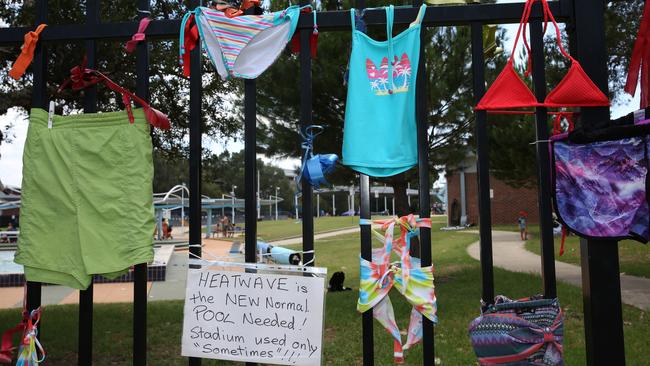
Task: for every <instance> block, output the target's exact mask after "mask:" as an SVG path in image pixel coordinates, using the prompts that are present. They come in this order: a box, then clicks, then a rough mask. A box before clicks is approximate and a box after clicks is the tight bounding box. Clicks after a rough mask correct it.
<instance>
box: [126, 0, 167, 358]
mask: <svg viewBox="0 0 650 366" xmlns="http://www.w3.org/2000/svg"><path fill="white" fill-rule="evenodd" d="M137 4H138V9H140V10H144V11H149V10H150V6H149V0H138V3H137ZM146 16H147V15H146V14H144V13H141V14H139V16H138V18H139V19H138V20H140V19H142V18H145V17H146ZM136 29H137V28H136ZM134 33H135V32H134ZM136 92H137V95H138V96H139V97H140V98H142V99H144V100H146V101H149V99H150V94H149V42H148V41H147V40H146V39H145V40H144V41H141V42H139V43H138V46H137V48H136ZM159 233H160V231H159ZM146 364H147V263H140V264H136V265H135V266H134V269H133V365H135V366H145V365H146Z"/></svg>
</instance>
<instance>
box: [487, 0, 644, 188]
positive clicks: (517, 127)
mask: <svg viewBox="0 0 650 366" xmlns="http://www.w3.org/2000/svg"><path fill="white" fill-rule="evenodd" d="M642 12H643V1H642V0H635V1H628V2H625V1H610V2H607V5H606V9H605V35H606V45H607V54H608V57H609V59H608V71H609V97H610V99H611V100H612V104H617V103H619V104H620V103H623V102H624V101H625V100H626V99H628V97H626V95H625V94H624V93H623V86H624V85H625V80H626V77H627V70H628V66H629V61H630V56H631V54H632V47H633V45H634V41H635V38H636V35H637V30H638V27H639V21H640V18H641V14H642ZM548 33H549V35H550V36H549V37H547V38H546V39H545V42H544V55H545V61H546V66H547V67H546V82H547V90H551V89H552V88H553V87H555V86H556V85H557V84H558V83H559V82H560V80H561V78H562V77H563V76H564V75H565V74H566V72H567V70H568V68H569V66H570V64H569V63H568V62H567V60H566V59H565V57H564V56H563V55H562V54H561V53H560V52H559V50H558V47H557V44H556V39H555V34H554V32H552V31H549V32H548ZM568 39H569V37H568V35H567V34H566V32H563V40H564V41H565V44H564V46H565V49H567V50H568V49H570V47H569V46H570V45H569V44H568V43H567V42H566V41H567V40H568ZM519 58H520V62H519V65H524V64H525V62H524V61H523V59H522V58H523V55H520V57H519ZM520 71H521V70H520ZM527 81H528V80H527ZM529 85H530V83H529ZM489 120H490V121H489V125H490V129H489V131H490V168H491V169H492V174H493V175H494V176H495V177H496V178H498V179H501V180H503V181H504V182H506V183H508V184H509V185H511V186H514V187H520V186H525V187H530V186H535V185H536V184H537V159H536V155H535V146H534V145H530V144H529V143H530V142H533V141H534V140H535V122H534V118H533V117H532V116H517V117H512V116H501V117H498V116H494V115H490V117H489ZM549 122H550V123H549V131H550V129H551V126H552V119H551V118H549Z"/></svg>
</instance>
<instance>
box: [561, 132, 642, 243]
mask: <svg viewBox="0 0 650 366" xmlns="http://www.w3.org/2000/svg"><path fill="white" fill-rule="evenodd" d="M648 143H649V139H648V136H642V137H630V138H624V139H620V140H612V141H600V142H592V143H589V144H574V143H571V142H569V141H568V140H567V139H566V134H564V135H558V136H554V137H553V138H552V151H553V159H554V169H553V174H554V182H553V183H554V186H555V187H554V188H555V197H554V201H555V202H554V203H555V210H556V212H557V215H558V217H559V218H560V220H561V221H562V222H563V223H564V224H565V225H566V226H567V227H568V228H569V229H570V230H571V231H573V232H575V233H577V234H578V235H580V236H584V237H587V238H611V239H627V238H631V239H635V240H638V241H640V242H643V243H645V242H647V241H648V240H650V232H649V231H650V210H649V209H648V199H647V197H646V186H647V184H648V181H647V173H648V148H649V147H650V146H649V144H648Z"/></svg>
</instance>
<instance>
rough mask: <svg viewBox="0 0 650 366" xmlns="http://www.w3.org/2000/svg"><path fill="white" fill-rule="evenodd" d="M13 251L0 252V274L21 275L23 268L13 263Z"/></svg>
mask: <svg viewBox="0 0 650 366" xmlns="http://www.w3.org/2000/svg"><path fill="white" fill-rule="evenodd" d="M14 253H15V252H14V251H13V250H2V251H0V274H9V273H21V274H22V273H23V266H22V265H20V264H16V263H14Z"/></svg>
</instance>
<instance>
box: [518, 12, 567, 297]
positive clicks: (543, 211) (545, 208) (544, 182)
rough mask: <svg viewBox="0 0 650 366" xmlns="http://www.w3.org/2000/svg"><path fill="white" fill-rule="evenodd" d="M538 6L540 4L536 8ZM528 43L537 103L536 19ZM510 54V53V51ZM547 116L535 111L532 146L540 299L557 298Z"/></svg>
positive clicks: (540, 49)
mask: <svg viewBox="0 0 650 366" xmlns="http://www.w3.org/2000/svg"><path fill="white" fill-rule="evenodd" d="M540 6H541V4H540ZM530 42H531V49H532V58H533V70H532V71H533V84H534V87H535V97H536V98H537V100H538V101H539V102H544V98H546V75H545V72H544V34H543V30H542V21H541V20H540V19H535V20H531V22H530ZM513 52H514V51H513ZM547 121H548V115H547V113H546V108H536V109H535V129H536V134H535V140H536V141H537V143H536V144H535V148H536V152H537V187H538V190H537V200H538V203H539V234H540V245H541V254H542V255H541V261H542V263H541V264H542V281H543V284H544V297H546V298H555V297H557V289H556V283H555V253H554V246H553V245H554V243H553V215H552V212H551V165H550V164H551V162H550V160H551V159H550V158H549V150H548V149H549V145H548V142H547V141H548V124H547Z"/></svg>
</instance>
